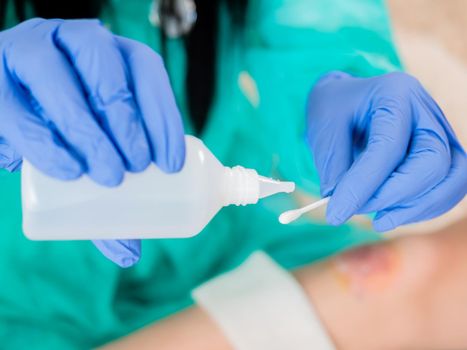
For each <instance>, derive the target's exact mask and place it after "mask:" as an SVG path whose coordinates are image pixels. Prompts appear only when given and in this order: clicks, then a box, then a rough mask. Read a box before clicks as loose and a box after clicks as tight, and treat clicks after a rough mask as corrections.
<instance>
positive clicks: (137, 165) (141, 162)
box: [127, 152, 151, 173]
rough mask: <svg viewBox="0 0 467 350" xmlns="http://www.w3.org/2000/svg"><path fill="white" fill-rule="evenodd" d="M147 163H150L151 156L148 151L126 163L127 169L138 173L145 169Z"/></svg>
mask: <svg viewBox="0 0 467 350" xmlns="http://www.w3.org/2000/svg"><path fill="white" fill-rule="evenodd" d="M149 164H151V157H150V156H149V152H148V153H147V155H143V156H140V157H138V158H134V159H132V161H131V162H129V163H128V165H127V170H128V171H130V172H132V173H140V172H142V171H144V170H146V169H147V167H148V166H149Z"/></svg>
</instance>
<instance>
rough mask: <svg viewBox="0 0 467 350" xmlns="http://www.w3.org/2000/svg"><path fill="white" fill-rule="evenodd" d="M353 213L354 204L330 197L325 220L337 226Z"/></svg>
mask: <svg viewBox="0 0 467 350" xmlns="http://www.w3.org/2000/svg"><path fill="white" fill-rule="evenodd" d="M354 214H355V206H354V205H352V204H351V203H347V202H346V201H342V200H339V199H335V198H333V197H331V200H330V201H329V204H328V208H327V211H326V220H327V222H328V223H329V224H330V225H333V226H339V225H342V224H343V223H345V222H346V221H347V220H349V219H350V218H351V217H352V215H354Z"/></svg>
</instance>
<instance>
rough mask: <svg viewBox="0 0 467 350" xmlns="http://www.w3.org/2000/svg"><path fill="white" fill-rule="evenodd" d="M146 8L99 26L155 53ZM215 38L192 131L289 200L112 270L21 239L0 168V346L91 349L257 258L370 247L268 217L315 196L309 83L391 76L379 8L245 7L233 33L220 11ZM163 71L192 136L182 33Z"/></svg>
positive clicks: (228, 213)
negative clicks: (201, 109)
mask: <svg viewBox="0 0 467 350" xmlns="http://www.w3.org/2000/svg"><path fill="white" fill-rule="evenodd" d="M149 8H150V1H149V0H132V1H127V0H112V1H110V3H109V5H108V7H107V9H106V11H105V13H104V14H103V16H102V20H103V22H104V23H105V25H106V26H108V27H109V28H110V29H111V30H112V31H114V32H115V33H118V34H120V35H124V36H128V37H130V38H133V39H136V40H140V41H142V42H145V43H147V44H148V45H150V46H152V47H153V48H154V49H155V50H158V48H159V46H160V38H159V32H158V28H155V27H154V26H152V25H151V23H150V22H149V20H148V13H149ZM10 10H11V9H10ZM218 37H219V39H218V49H219V55H218V63H217V67H216V69H217V88H216V91H215V101H214V104H213V106H212V109H211V112H210V116H209V121H208V123H207V125H206V127H205V129H204V131H203V134H202V135H200V137H202V139H203V140H204V142H205V143H206V144H207V146H208V147H209V148H210V149H211V150H212V151H213V152H214V154H215V155H216V156H217V157H218V158H219V159H220V160H221V161H222V162H223V163H224V164H225V165H230V166H233V165H237V164H240V165H243V166H245V167H251V168H255V169H257V170H258V172H259V173H261V174H263V175H269V176H273V177H275V178H280V179H286V180H291V181H295V182H296V183H297V186H298V190H297V191H296V193H295V194H294V195H292V196H290V195H277V196H274V197H271V198H268V199H265V200H262V201H261V202H260V203H259V204H257V205H251V206H247V207H235V206H231V207H227V208H224V209H223V210H222V211H221V212H220V213H219V214H218V215H217V216H216V217H215V218H214V219H213V220H212V222H211V223H210V224H209V225H208V226H207V227H206V229H205V230H204V231H203V232H201V233H200V234H199V235H198V236H196V237H194V238H190V239H179V240H174V239H168V240H146V241H144V242H143V256H142V259H141V261H140V262H139V263H138V264H137V265H136V266H134V267H132V268H129V269H120V268H119V267H117V266H116V265H114V264H113V263H111V262H110V261H108V260H107V259H105V258H104V257H103V256H102V255H101V254H100V253H99V252H98V251H97V250H96V249H95V248H94V246H93V245H92V243H91V242H87V241H79V242H77V241H70V242H33V241H29V240H27V239H26V238H25V237H24V236H23V234H22V232H21V201H20V174H18V173H15V174H9V173H7V172H0V194H1V195H0V348H1V349H47V350H53V349H62V350H63V349H86V348H91V347H94V346H97V345H100V344H103V343H105V342H107V341H110V340H112V339H115V338H117V337H120V336H122V335H125V334H128V333H130V332H132V331H134V330H136V329H138V328H140V327H142V326H144V325H147V324H150V323H152V322H155V321H157V320H159V319H160V318H162V317H165V316H167V315H170V314H172V313H174V312H176V311H178V310H180V309H182V308H184V307H187V306H189V305H190V304H191V303H192V300H191V299H190V291H191V290H192V289H193V288H194V287H196V286H197V285H199V284H200V283H201V282H203V281H205V280H206V279H209V278H211V277H213V276H215V275H216V274H218V273H220V272H222V271H225V270H227V269H231V268H233V267H235V266H236V265H238V264H239V263H241V262H242V261H243V260H244V259H245V258H246V257H247V256H248V255H249V254H250V253H251V252H252V251H254V250H257V249H263V250H265V251H266V252H268V253H269V254H270V255H271V256H272V257H273V258H275V259H276V260H277V261H278V262H279V263H281V264H282V265H283V266H285V267H287V268H294V267H297V266H300V265H303V264H307V263H310V262H312V261H314V260H317V259H320V258H323V257H325V256H328V255H330V254H334V253H336V252H338V251H340V250H342V249H345V248H348V247H350V246H353V245H356V244H360V243H363V242H368V241H371V240H375V239H377V235H376V234H375V233H372V232H371V230H370V229H369V228H368V227H369V226H368V225H367V224H366V223H365V221H362V222H358V221H354V222H351V223H349V224H347V225H344V226H341V227H330V226H327V225H326V223H325V221H324V219H323V215H319V214H318V215H315V216H314V217H308V218H305V219H302V220H300V221H298V222H297V223H294V224H291V225H288V226H284V225H280V224H279V223H278V221H277V217H278V215H279V213H281V212H282V211H283V210H286V209H291V208H295V207H296V206H298V205H300V204H303V203H306V202H307V201H310V200H312V199H314V198H316V197H317V196H318V195H319V181H318V177H317V173H316V170H315V168H314V166H313V159H312V155H311V154H310V152H309V150H308V149H307V147H306V144H305V142H304V124H305V115H304V114H305V113H304V110H305V103H306V96H307V93H308V91H309V90H310V88H311V87H312V86H313V83H314V81H316V79H317V78H318V77H319V76H320V75H321V74H323V73H325V72H328V71H330V70H344V71H348V72H351V73H353V74H356V75H360V76H370V75H376V74H381V73H385V72H388V71H393V70H397V69H400V62H399V60H398V57H397V53H396V51H395V48H394V44H393V42H392V38H391V32H390V25H389V18H388V14H387V11H386V8H385V5H384V3H383V1H382V0H332V1H329V0H314V1H311V0H250V3H249V7H248V13H247V19H246V24H245V27H244V28H243V30H242V31H241V32H240V31H239V30H236V29H234V26H233V25H232V23H231V22H230V20H229V17H228V15H227V13H226V11H225V9H222V11H221V23H220V28H219V36H218ZM166 66H167V69H168V71H169V74H170V77H171V80H172V87H173V89H174V92H175V95H176V97H177V101H178V104H179V106H180V109H181V111H182V114H183V115H184V117H185V128H186V132H187V133H191V132H192V127H191V125H190V121H189V116H188V112H187V108H186V102H185V96H184V76H185V52H184V48H183V42H182V41H181V40H180V39H174V40H169V42H168V47H167V59H166ZM336 117H339V116H338V115H336ZM181 220H182V218H181Z"/></svg>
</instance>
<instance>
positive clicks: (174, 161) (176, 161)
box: [156, 148, 185, 174]
mask: <svg viewBox="0 0 467 350" xmlns="http://www.w3.org/2000/svg"><path fill="white" fill-rule="evenodd" d="M156 164H157V166H158V167H159V168H161V169H162V171H164V172H166V173H168V174H172V173H178V172H179V171H180V170H182V169H183V166H184V165H185V149H184V148H183V150H179V151H177V152H174V154H171V155H170V156H168V157H167V159H166V160H165V162H156Z"/></svg>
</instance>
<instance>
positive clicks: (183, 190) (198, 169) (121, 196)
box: [21, 136, 295, 240]
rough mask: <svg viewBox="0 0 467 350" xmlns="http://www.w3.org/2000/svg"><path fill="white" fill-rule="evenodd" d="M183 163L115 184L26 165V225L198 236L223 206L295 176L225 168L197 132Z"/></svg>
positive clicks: (92, 232)
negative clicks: (52, 174)
mask: <svg viewBox="0 0 467 350" xmlns="http://www.w3.org/2000/svg"><path fill="white" fill-rule="evenodd" d="M186 147H187V148H186V159H185V164H184V166H183V169H182V170H181V171H180V172H178V173H175V174H166V173H164V172H162V171H161V170H159V169H158V168H157V167H156V166H155V165H151V166H150V167H149V168H148V169H147V170H145V171H144V172H142V173H138V174H126V177H125V180H124V181H123V183H122V184H121V185H120V186H118V187H115V188H106V187H102V186H99V185H97V184H95V183H94V182H93V181H91V180H90V179H89V178H88V177H86V176H83V177H81V178H80V179H78V180H75V181H60V180H56V179H53V178H51V177H48V176H46V175H44V174H42V173H41V172H39V171H38V170H36V169H35V168H34V167H33V166H32V165H31V164H29V163H28V162H24V164H23V169H22V179H21V181H22V201H23V202H22V205H23V231H24V233H25V235H26V236H27V237H28V238H30V239H36V240H43V239H47V240H70V239H129V238H175V237H191V236H194V235H196V234H197V233H199V232H200V231H201V230H202V229H203V228H204V227H205V226H206V225H207V224H208V223H209V221H210V220H211V219H212V218H213V217H214V215H216V213H217V212H218V211H219V210H220V209H221V208H222V207H224V206H227V205H231V204H235V205H246V204H254V203H256V202H257V201H258V199H260V198H263V197H267V196H270V195H272V194H275V193H278V192H292V191H293V190H294V188H295V185H294V183H291V182H279V181H275V180H272V179H269V178H265V177H262V176H259V175H258V174H257V173H256V171H255V170H252V169H245V168H243V167H240V166H236V167H234V168H229V167H224V166H223V165H222V164H221V163H220V162H219V161H218V160H217V158H216V157H214V155H213V154H212V153H211V152H210V151H209V150H208V149H207V148H206V146H205V145H204V144H203V143H202V142H201V141H200V140H199V139H197V138H195V137H192V136H187V137H186Z"/></svg>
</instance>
